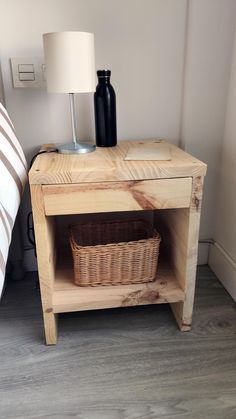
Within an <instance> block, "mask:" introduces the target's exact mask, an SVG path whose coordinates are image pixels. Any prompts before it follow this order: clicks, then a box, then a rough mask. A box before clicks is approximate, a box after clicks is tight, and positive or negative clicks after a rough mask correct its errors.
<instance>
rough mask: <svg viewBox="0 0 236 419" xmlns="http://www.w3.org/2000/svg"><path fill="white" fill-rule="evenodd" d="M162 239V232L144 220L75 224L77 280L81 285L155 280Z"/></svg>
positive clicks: (72, 239) (72, 233)
mask: <svg viewBox="0 0 236 419" xmlns="http://www.w3.org/2000/svg"><path fill="white" fill-rule="evenodd" d="M160 241H161V237H160V235H159V233H158V232H157V231H156V230H155V229H153V228H152V227H151V226H150V225H149V224H147V223H146V222H144V221H141V220H131V221H108V222H96V223H87V224H81V225H80V224H76V225H72V226H71V227H70V244H71V249H72V254H73V261H74V281H75V283H76V284H77V285H80V286H98V285H118V284H131V283H141V282H150V281H153V280H154V279H155V276H156V271H157V263H158V254H159V245H160Z"/></svg>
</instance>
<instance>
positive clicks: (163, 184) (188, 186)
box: [42, 178, 192, 215]
mask: <svg viewBox="0 0 236 419" xmlns="http://www.w3.org/2000/svg"><path fill="white" fill-rule="evenodd" d="M42 189H43V196H44V208H45V214H46V215H65V214H86V213H87V214H88V213H95V212H117V211H141V210H152V209H165V208H188V207H189V206H190V197H191V190H192V178H179V179H154V180H143V181H125V182H102V183H83V184H79V183H78V184H67V185H47V186H46V185H45V186H42Z"/></svg>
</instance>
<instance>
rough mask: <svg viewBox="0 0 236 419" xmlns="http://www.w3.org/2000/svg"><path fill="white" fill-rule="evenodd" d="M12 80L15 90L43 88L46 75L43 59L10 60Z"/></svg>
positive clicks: (20, 58)
mask: <svg viewBox="0 0 236 419" xmlns="http://www.w3.org/2000/svg"><path fill="white" fill-rule="evenodd" d="M11 69H12V80H13V86H14V87H15V88H18V87H20V88H23V87H24V88H44V87H46V73H45V64H44V58H43V57H23V58H22V57H19V58H18V57H17V58H16V57H14V58H11Z"/></svg>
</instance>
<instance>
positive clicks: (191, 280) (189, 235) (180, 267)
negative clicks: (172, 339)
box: [159, 177, 203, 331]
mask: <svg viewBox="0 0 236 419" xmlns="http://www.w3.org/2000/svg"><path fill="white" fill-rule="evenodd" d="M202 190H203V178H201V177H197V178H193V189H192V197H191V206H190V208H185V209H181V210H180V209H175V210H171V211H167V212H165V211H163V212H162V213H161V216H160V215H159V220H161V223H163V224H164V225H165V229H164V230H165V232H164V233H163V234H164V237H165V242H166V247H167V249H166V252H167V253H168V254H169V257H170V263H171V265H172V267H173V270H174V273H175V275H176V278H177V279H178V282H179V284H180V286H181V287H182V289H183V290H184V291H185V293H186V299H185V301H184V302H183V303H177V304H172V305H171V307H172V310H173V312H174V315H175V317H176V320H177V322H178V324H179V327H180V329H181V330H182V331H188V330H190V328H191V324H192V311H193V302H194V292H195V278H196V266H197V251H198V235H199V224H200V214H201V201H202ZM159 222H160V221H159Z"/></svg>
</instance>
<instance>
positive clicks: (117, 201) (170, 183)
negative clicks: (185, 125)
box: [30, 140, 206, 343]
mask: <svg viewBox="0 0 236 419" xmlns="http://www.w3.org/2000/svg"><path fill="white" fill-rule="evenodd" d="M155 142H156V140H152V141H144V142H142V141H136V142H135V141H134V142H133V141H123V142H120V143H119V145H118V146H117V147H113V148H107V149H106V148H105V149H104V148H100V149H99V148H98V149H97V150H96V152H95V153H90V154H88V155H87V154H86V155H85V156H83V155H58V154H54V153H50V154H48V155H46V154H44V155H41V156H39V157H38V158H37V159H36V161H35V163H34V164H33V166H32V169H31V171H30V185H31V194H32V207H33V213H34V222H35V232H36V244H37V252H38V265H39V272H40V287H41V293H42V302H43V311H44V321H45V331H46V340H47V342H48V343H55V342H56V317H55V313H56V312H60V311H69V310H70V311H73V310H81V309H83V308H84V309H89V308H90V309H94V308H106V307H114V306H120V305H128V304H129V305H134V304H148V303H151V302H155V303H158V302H170V303H172V308H173V312H174V314H175V317H176V319H177V322H178V324H179V327H180V329H181V330H183V331H185V330H189V329H190V327H191V321H192V309H193V299H194V289H195V271H196V260H197V259H196V258H197V243H198V231H199V221H200V209H201V195H202V184H203V176H204V175H205V173H206V165H205V164H204V163H202V162H200V161H199V160H197V159H195V158H194V157H192V156H190V155H188V154H187V153H185V152H183V151H182V150H180V149H179V148H177V147H175V146H173V145H170V144H169V145H168V148H169V149H170V153H171V160H170V161H125V160H124V157H125V155H126V154H127V151H128V150H129V149H132V147H133V146H135V145H137V146H139V147H143V148H144V150H145V147H147V148H148V147H149V148H150V145H152V144H154V143H155ZM165 144H166V143H163V144H162V145H163V146H164V145H165ZM192 179H193V180H192ZM156 209H157V210H160V211H162V213H163V214H164V215H163V219H164V224H165V225H166V226H168V235H169V237H170V239H171V240H172V244H171V246H170V247H169V249H170V252H169V254H168V259H169V261H170V262H171V263H172V265H173V268H174V278H175V279H176V278H177V281H178V284H179V286H177V287H176V280H175V279H174V281H173V277H171V278H170V280H168V281H167V288H166V289H167V290H168V292H166V293H165V292H163V289H162V288H161V286H160V285H161V284H160V283H159V282H158V281H157V284H154V289H152V290H151V291H150V290H149V288H148V290H147V289H146V288H144V287H142V288H138V289H137V288H132V289H131V288H130V289H128V288H127V289H126V291H125V289H124V288H117V289H116V290H115V288H114V289H108V288H107V291H103V294H104V296H103V294H102V293H101V292H100V291H99V290H97V291H92V290H84V291H83V294H82V291H81V292H80V293H79V292H77V291H75V290H72V289H70V290H63V291H62V290H61V291H60V292H58V291H57V290H56V291H55V292H54V281H55V259H54V254H55V244H54V241H55V233H54V232H53V225H54V218H53V216H54V215H70V214H82V213H84V214H86V213H100V212H101V213H102V212H116V211H141V210H156ZM164 210H166V212H165V211H164ZM171 211H172V212H171ZM65 279H66V278H65ZM66 280H67V279H66ZM148 287H149V286H148ZM180 293H181V297H180ZM172 294H173V295H174V296H173V295H172ZM183 294H184V296H185V300H184V301H183ZM124 301H125V303H124ZM173 301H175V302H173Z"/></svg>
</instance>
